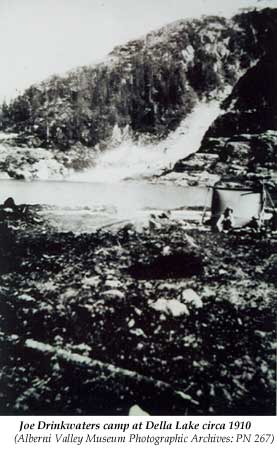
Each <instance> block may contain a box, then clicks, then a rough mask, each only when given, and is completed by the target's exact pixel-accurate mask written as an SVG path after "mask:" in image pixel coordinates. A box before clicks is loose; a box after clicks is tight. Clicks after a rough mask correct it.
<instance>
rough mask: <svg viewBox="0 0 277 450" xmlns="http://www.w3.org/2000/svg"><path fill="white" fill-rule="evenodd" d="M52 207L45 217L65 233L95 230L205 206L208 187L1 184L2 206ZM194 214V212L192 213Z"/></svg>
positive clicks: (64, 183) (47, 182) (0, 182)
mask: <svg viewBox="0 0 277 450" xmlns="http://www.w3.org/2000/svg"><path fill="white" fill-rule="evenodd" d="M8 197H13V198H14V200H15V203H16V204H22V203H28V204H45V205H52V206H53V208H50V209H49V208H48V209H46V210H45V212H44V213H43V214H45V215H46V216H47V218H48V219H49V220H50V222H51V223H52V224H53V225H55V226H57V227H58V228H59V229H61V230H63V231H77V230H78V231H80V232H85V231H91V230H93V229H95V227H99V226H103V225H106V224H109V223H111V222H113V221H117V220H125V219H126V220H129V219H130V220H132V219H134V218H136V219H138V218H142V219H143V218H144V217H146V216H147V215H149V212H150V211H153V210H164V209H172V210H174V209H175V210H176V209H177V210H178V209H179V208H182V207H195V206H198V207H199V206H203V205H204V204H205V201H206V198H207V189H206V188H204V187H181V186H174V185H164V184H151V183H148V182H146V181H140V182H118V183H88V182H72V181H17V180H1V181H0V203H3V202H4V200H5V199H6V198H8ZM192 214H193V213H192Z"/></svg>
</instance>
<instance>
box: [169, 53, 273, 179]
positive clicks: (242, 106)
mask: <svg viewBox="0 0 277 450" xmlns="http://www.w3.org/2000/svg"><path fill="white" fill-rule="evenodd" d="M222 108H223V109H225V111H226V112H225V113H223V114H221V115H220V116H219V117H218V118H217V119H216V120H215V121H214V123H213V124H212V125H211V127H210V128H209V129H208V130H207V132H206V134H205V136H204V138H203V141H202V145H201V148H200V149H199V152H197V153H196V154H194V155H190V156H189V157H188V158H185V159H184V160H181V161H179V162H178V163H177V164H176V165H175V167H174V170H175V171H176V172H180V171H181V172H182V171H183V172H184V171H190V170H194V171H202V170H208V171H209V172H210V173H217V174H220V175H222V174H234V175H241V174H247V173H251V172H264V173H265V172H268V173H269V174H273V173H274V172H275V173H276V169H277V63H276V61H275V56H274V54H273V52H271V51H270V52H269V53H267V54H266V55H265V56H264V57H263V58H261V59H260V61H259V62H258V63H257V64H256V65H255V66H254V67H252V68H250V69H249V70H248V71H247V72H246V73H245V75H244V76H242V77H241V78H240V80H239V81H238V82H237V84H236V85H235V87H234V88H233V90H232V93H231V94H230V95H229V96H228V97H227V98H226V100H225V101H224V102H223V103H222Z"/></svg>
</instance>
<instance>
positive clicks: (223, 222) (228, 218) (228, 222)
mask: <svg viewBox="0 0 277 450" xmlns="http://www.w3.org/2000/svg"><path fill="white" fill-rule="evenodd" d="M234 225H235V220H234V216H233V210H232V208H226V209H225V211H224V213H223V214H221V216H220V217H219V219H218V221H217V223H216V227H217V229H218V231H220V232H223V233H228V232H229V231H230V230H232V229H233V228H234Z"/></svg>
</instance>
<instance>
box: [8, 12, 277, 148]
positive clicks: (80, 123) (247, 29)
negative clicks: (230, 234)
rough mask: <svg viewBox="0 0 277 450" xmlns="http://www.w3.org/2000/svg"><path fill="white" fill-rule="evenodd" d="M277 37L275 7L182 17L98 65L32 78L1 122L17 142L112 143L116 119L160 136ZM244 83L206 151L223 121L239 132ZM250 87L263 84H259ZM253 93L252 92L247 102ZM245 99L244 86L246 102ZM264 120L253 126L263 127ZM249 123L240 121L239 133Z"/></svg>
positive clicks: (259, 57) (126, 127) (134, 131)
mask: <svg viewBox="0 0 277 450" xmlns="http://www.w3.org/2000/svg"><path fill="white" fill-rule="evenodd" d="M276 42H277V10H273V9H264V10H261V11H249V12H244V13H243V14H240V15H237V16H235V17H234V18H233V19H231V20H227V19H224V18H221V17H214V16H213V17H203V18H202V19H201V20H191V21H188V20H180V21H177V22H175V23H173V24H171V25H168V26H165V27H163V28H161V29H160V30H158V31H155V32H152V33H149V34H148V35H146V36H145V37H144V38H142V39H138V40H134V41H131V42H129V43H128V44H126V45H123V46H119V47H116V48H115V49H114V50H113V51H112V52H111V53H110V54H109V55H108V57H107V58H106V60H105V61H103V62H101V63H99V64H97V65H94V66H88V67H81V68H78V69H76V70H74V71H72V72H70V73H67V74H66V75H65V76H62V77H60V76H53V77H52V78H50V79H48V80H46V81H44V82H42V83H40V84H37V85H34V86H31V87H30V88H29V89H27V90H26V91H25V92H24V93H23V94H22V95H21V96H19V97H17V98H16V99H15V100H13V101H12V102H11V103H10V104H9V105H7V104H4V105H3V106H2V113H1V120H0V121H1V127H2V130H4V131H13V132H17V133H19V137H18V138H17V140H16V142H15V143H16V144H17V145H19V146H22V145H28V146H34V147H40V148H41V147H42V148H50V149H51V148H56V149H60V150H63V151H68V150H69V149H70V148H74V146H75V145H77V146H79V145H80V144H81V145H82V146H84V147H90V148H91V149H94V150H95V151H99V150H102V149H104V148H105V147H106V146H107V145H109V144H110V143H111V139H112V137H113V130H114V128H115V127H116V129H117V130H118V129H119V131H120V133H123V134H124V133H125V134H126V132H127V131H128V133H129V135H132V136H133V137H134V138H136V137H137V136H138V135H141V134H144V135H146V136H148V137H149V136H150V138H155V139H157V138H158V139H161V138H164V137H165V136H166V135H167V134H168V133H169V132H170V131H172V130H174V129H176V128H177V127H178V125H179V124H180V122H181V120H183V119H184V118H185V117H186V116H187V115H188V114H189V113H190V112H191V111H192V110H193V108H194V106H195V105H196V104H197V103H198V102H199V101H201V100H207V99H208V100H209V99H214V98H216V97H218V96H220V95H221V93H222V92H223V91H224V90H225V89H226V86H231V87H233V86H234V85H235V83H236V82H237V81H238V79H239V77H240V76H242V75H243V74H245V73H246V75H245V76H246V77H249V76H250V74H251V73H252V74H253V73H255V71H256V72H257V71H259V70H262V69H261V65H262V64H263V63H262V61H264V60H263V58H264V57H265V54H268V53H269V52H270V51H273V49H272V47H273V46H274V43H276ZM92 56H93V55H92ZM256 63H258V64H257V65H256V66H255V68H252V66H253V65H254V64H256ZM268 67H269V66H268ZM269 69H270V68H269ZM251 71H252V72H251ZM269 72H270V70H269V71H268V73H269ZM245 80H246V81H245ZM244 84H247V78H242V79H241V80H240V82H239V83H238V84H237V85H236V88H235V89H234V90H233V93H232V95H231V97H229V99H228V100H226V102H225V103H224V106H225V108H226V114H227V116H225V118H219V119H218V121H217V122H216V123H215V124H214V125H213V127H212V129H210V130H209V131H208V133H207V135H206V138H205V139H204V141H203V146H204V147H203V149H202V150H201V151H205V152H206V151H209V150H208V147H209V143H210V142H211V141H210V139H211V138H214V137H217V136H221V135H222V133H223V131H222V130H223V129H224V130H225V131H224V133H225V135H224V136H225V137H226V133H227V136H228V133H229V134H230V132H231V131H232V134H233V131H234V130H235V132H237V127H238V125H237V120H236V119H235V115H236V110H237V108H240V109H241V107H242V105H241V104H240V102H239V100H238V92H240V91H242V90H244ZM253 90H254V91H259V90H260V89H259V86H258V88H257V89H256V88H255V89H253ZM249 94H251V93H250V92H249ZM251 98H252V94H251V95H250V103H251ZM233 99H236V101H233ZM247 101H248V103H249V98H247V94H246V93H245V98H244V100H242V99H241V102H244V104H245V105H246V103H247ZM261 101H262V99H261ZM272 101H273V99H272ZM238 102H239V103H238ZM245 107H246V108H248V109H249V108H251V105H250V104H249V105H246V106H245ZM229 117H232V123H233V125H232V127H233V128H232V129H231V128H228V127H229V125H228V126H227V128H228V129H229V130H231V131H229V132H227V131H226V123H227V122H228V124H229ZM257 117H258V116H257ZM241 120H242V119H241ZM272 120H273V118H272ZM251 121H252V119H251ZM265 128H266V129H267V127H264V128H263V130H259V129H255V130H254V131H255V133H260V132H265V131H266V129H265ZM270 128H273V127H272V126H271V127H270ZM245 131H246V130H245V129H244V128H243V126H241V128H240V129H239V133H244V132H245ZM120 133H119V134H120ZM228 137H229V136H228Z"/></svg>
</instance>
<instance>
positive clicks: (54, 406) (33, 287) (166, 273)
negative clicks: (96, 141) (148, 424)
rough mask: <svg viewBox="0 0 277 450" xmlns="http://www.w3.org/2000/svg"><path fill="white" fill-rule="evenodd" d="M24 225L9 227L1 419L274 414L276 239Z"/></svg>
mask: <svg viewBox="0 0 277 450" xmlns="http://www.w3.org/2000/svg"><path fill="white" fill-rule="evenodd" d="M29 218H30V220H26V219H24V220H23V221H20V220H18V219H17V220H14V221H9V224H8V225H7V223H6V221H5V220H2V222H1V242H0V268H1V274H0V276H1V288H0V292H1V333H0V341H1V360H2V361H3V364H2V370H1V378H0V398H1V400H0V410H1V413H5V414H7V413H16V414H22V413H24V414H33V413H51V414H53V413H54V414H55V413H63V414H67V413H68V414H128V411H129V409H130V408H131V407H132V406H133V405H135V404H136V405H139V406H140V408H142V409H143V410H144V411H147V412H148V413H149V414H210V415H212V414H216V415H218V414H219V415H220V414H228V415H237V414H247V415H249V414H256V415H262V414H275V363H274V359H275V342H276V336H275V313H274V296H275V292H276V279H275V273H276V264H277V262H276V256H275V255H276V247H277V242H276V239H275V240H274V239H271V238H269V237H266V236H259V237H253V235H251V234H248V233H243V234H233V235H222V234H215V233H212V232H211V231H210V230H209V229H204V230H199V229H197V227H196V226H194V227H187V228H186V227H184V222H183V221H180V220H177V219H176V220H172V219H169V218H167V217H166V215H165V216H164V218H162V219H161V220H160V221H159V226H158V227H157V226H156V222H155V221H153V222H152V225H151V223H149V226H148V227H145V228H144V229H142V230H140V231H138V229H136V227H134V226H133V225H132V224H128V225H124V226H123V225H120V226H117V227H114V228H113V227H111V228H102V229H99V230H98V231H97V232H95V233H90V234H80V235H74V234H73V233H60V232H57V231H56V230H55V229H53V228H50V227H49V225H48V224H47V222H45V221H42V220H38V218H39V216H38V208H37V209H36V211H35V210H33V211H32V208H31V215H30V216H29ZM33 219H35V220H33ZM274 253H275V255H274ZM31 343H32V345H31ZM34 343H35V344H34ZM44 344H47V345H48V347H47V346H46V347H45V346H43V345H44ZM38 356H39V357H38ZM92 361H94V362H95V363H94V364H92V363H91V362H92ZM126 374H127V375H126Z"/></svg>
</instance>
